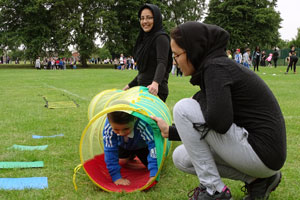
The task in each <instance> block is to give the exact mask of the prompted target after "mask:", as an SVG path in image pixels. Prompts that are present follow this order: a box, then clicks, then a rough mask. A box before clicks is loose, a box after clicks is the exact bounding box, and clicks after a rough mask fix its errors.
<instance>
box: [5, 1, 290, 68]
mask: <svg viewBox="0 0 300 200" xmlns="http://www.w3.org/2000/svg"><path fill="white" fill-rule="evenodd" d="M276 2H277V0H245V1H236V0H226V1H224V0H210V2H209V3H208V5H207V4H206V3H205V0H160V1H159V0H152V1H147V0H126V1H124V0H101V1H99V0H64V1H56V0H0V24H1V26H0V54H4V53H5V52H6V51H8V50H12V51H18V48H19V47H20V46H22V47H23V50H22V52H23V53H24V55H23V56H24V57H25V58H28V59H30V58H31V59H33V58H36V57H38V56H41V57H43V56H49V55H51V54H56V55H59V56H61V57H64V56H65V57H67V56H69V55H70V52H69V49H68V47H69V46H70V45H72V46H73V47H74V48H75V49H76V50H77V51H78V52H79V54H80V56H81V58H80V59H81V62H82V64H83V66H87V59H88V58H90V56H91V55H93V54H95V53H97V52H99V51H101V50H99V47H97V45H96V43H95V41H96V40H100V42H101V44H103V45H104V49H105V50H102V52H106V53H107V51H108V52H109V53H110V54H111V55H113V56H117V55H119V54H120V53H124V54H125V55H132V54H133V52H132V51H133V47H134V44H135V41H136V38H137V35H138V33H139V29H140V25H139V19H138V16H137V12H138V10H139V8H140V7H141V6H142V5H143V4H145V3H153V4H156V5H158V6H159V7H160V9H161V12H162V15H163V23H164V27H165V29H166V31H167V32H169V31H170V30H171V29H172V28H173V27H175V26H176V25H179V24H181V23H184V22H186V21H203V20H204V22H205V23H210V24H216V25H219V26H221V27H222V28H224V29H225V30H227V31H228V32H229V33H230V35H231V39H230V43H229V48H237V47H239V48H240V47H245V46H247V47H250V48H253V47H254V46H257V45H260V46H261V47H265V48H268V47H273V46H276V45H277V46H278V45H279V44H281V43H282V45H286V44H284V42H283V41H282V40H280V36H279V32H278V29H279V28H280V22H281V21H282V19H281V18H280V14H279V13H278V12H277V11H275V7H276ZM207 8H208V9H207Z"/></svg>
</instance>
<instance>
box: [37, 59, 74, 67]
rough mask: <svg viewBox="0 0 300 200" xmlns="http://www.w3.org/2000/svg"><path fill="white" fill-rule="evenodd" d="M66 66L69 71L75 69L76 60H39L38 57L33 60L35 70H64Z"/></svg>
mask: <svg viewBox="0 0 300 200" xmlns="http://www.w3.org/2000/svg"><path fill="white" fill-rule="evenodd" d="M67 64H69V65H70V67H71V69H76V64H77V60H76V59H73V58H55V57H52V58H44V59H43V60H41V58H40V57H38V58H37V59H36V60H35V65H34V66H35V68H36V69H37V70H40V69H48V70H50V69H51V70H57V69H60V70H66V69H67Z"/></svg>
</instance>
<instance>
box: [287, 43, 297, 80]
mask: <svg viewBox="0 0 300 200" xmlns="http://www.w3.org/2000/svg"><path fill="white" fill-rule="evenodd" d="M289 55H290V58H289V65H288V67H287V69H286V72H285V74H287V73H288V72H289V68H290V67H291V70H292V67H293V66H294V74H296V65H297V62H298V57H297V55H296V50H295V46H294V45H293V46H292V47H291V50H290V52H289Z"/></svg>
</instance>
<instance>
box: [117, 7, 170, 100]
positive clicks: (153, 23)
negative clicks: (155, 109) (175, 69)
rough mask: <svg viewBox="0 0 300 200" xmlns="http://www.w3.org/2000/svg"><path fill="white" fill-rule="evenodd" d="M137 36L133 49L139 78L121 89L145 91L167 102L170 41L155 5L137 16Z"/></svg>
mask: <svg viewBox="0 0 300 200" xmlns="http://www.w3.org/2000/svg"><path fill="white" fill-rule="evenodd" d="M138 17H139V19H140V25H141V28H140V33H139V36H138V38H137V41H136V44H135V47H134V52H135V53H134V60H135V61H136V62H137V67H138V71H139V72H138V75H137V76H136V77H135V78H134V79H133V80H132V81H131V82H130V83H129V84H128V85H126V86H125V87H124V88H123V89H124V90H127V89H129V88H131V87H134V86H138V85H139V86H145V87H148V89H149V92H150V93H151V94H154V95H158V96H159V97H160V99H162V100H163V101H166V99H167V97H168V94H169V90H168V79H169V73H170V71H171V68H172V52H171V49H170V38H169V36H168V35H167V34H166V32H165V31H164V29H163V25H162V16H161V13H160V10H159V8H158V7H157V6H156V5H152V4H145V5H144V6H142V7H141V9H140V10H139V12H138Z"/></svg>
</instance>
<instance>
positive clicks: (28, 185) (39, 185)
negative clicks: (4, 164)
mask: <svg viewBox="0 0 300 200" xmlns="http://www.w3.org/2000/svg"><path fill="white" fill-rule="evenodd" d="M45 188H48V178H47V177H28V178H0V190H24V189H45Z"/></svg>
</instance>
